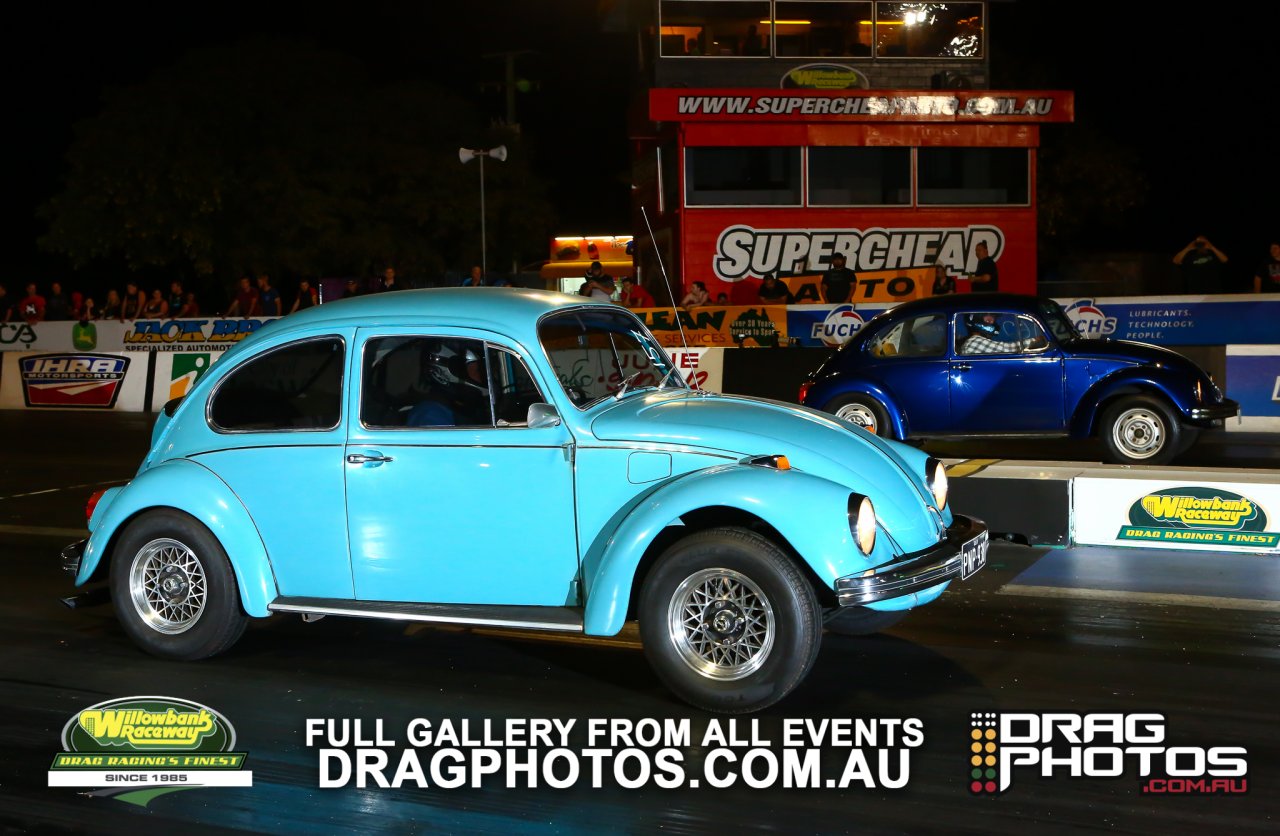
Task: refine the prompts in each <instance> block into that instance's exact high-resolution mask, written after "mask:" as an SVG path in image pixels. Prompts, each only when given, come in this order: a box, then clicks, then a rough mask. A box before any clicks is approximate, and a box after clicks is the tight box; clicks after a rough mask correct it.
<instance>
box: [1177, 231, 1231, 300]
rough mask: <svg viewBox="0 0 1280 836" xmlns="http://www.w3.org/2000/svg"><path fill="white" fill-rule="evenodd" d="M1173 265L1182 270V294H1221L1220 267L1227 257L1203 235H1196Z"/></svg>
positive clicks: (1180, 252) (1179, 253)
mask: <svg viewBox="0 0 1280 836" xmlns="http://www.w3.org/2000/svg"><path fill="white" fill-rule="evenodd" d="M1173 263H1174V264H1176V265H1178V266H1179V267H1181V268H1182V292H1183V293H1196V294H1200V293H1221V292H1222V265H1224V264H1226V263H1227V256H1226V254H1225V253H1223V252H1222V250H1220V249H1218V248H1217V247H1215V246H1214V245H1213V244H1211V243H1210V242H1209V239H1208V238H1206V237H1204V236H1203V235H1197V236H1196V237H1195V238H1193V239H1192V240H1191V243H1189V244H1187V245H1186V246H1185V247H1183V248H1182V249H1181V250H1179V251H1178V254H1177V255H1175V256H1174V257H1173Z"/></svg>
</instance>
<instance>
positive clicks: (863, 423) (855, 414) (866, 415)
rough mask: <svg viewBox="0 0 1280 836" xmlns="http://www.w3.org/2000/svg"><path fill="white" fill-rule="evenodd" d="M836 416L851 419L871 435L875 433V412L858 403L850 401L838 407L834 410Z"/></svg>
mask: <svg viewBox="0 0 1280 836" xmlns="http://www.w3.org/2000/svg"><path fill="white" fill-rule="evenodd" d="M836 417H837V418H843V419H844V420H846V421H852V422H853V423H855V424H857V425H858V426H859V427H862V428H863V429H864V430H866V431H867V432H869V433H871V434H872V435H875V434H876V416H875V413H874V412H872V411H871V410H870V409H869V408H867V407H866V406H864V405H862V404H860V403H851V404H846V405H845V406H842V407H840V408H839V409H837V410H836Z"/></svg>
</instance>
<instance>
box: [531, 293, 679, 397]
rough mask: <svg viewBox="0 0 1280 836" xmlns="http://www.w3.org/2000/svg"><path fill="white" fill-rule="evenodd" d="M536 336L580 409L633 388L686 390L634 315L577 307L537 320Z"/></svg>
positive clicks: (673, 369) (662, 352)
mask: <svg viewBox="0 0 1280 836" xmlns="http://www.w3.org/2000/svg"><path fill="white" fill-rule="evenodd" d="M538 340H539V341H540V342H541V343H542V350H543V351H545V352H546V353H547V357H548V358H549V359H550V360H551V367H552V368H553V369H555V372H556V377H557V378H558V379H559V380H560V385H561V386H562V387H564V391H565V393H566V394H568V396H569V399H570V400H572V401H573V403H574V405H575V406H577V407H578V408H579V409H585V408H586V407H588V406H590V405H591V404H593V403H596V402H598V401H600V400H603V399H604V398H607V397H610V396H612V395H617V396H619V397H621V396H622V395H625V394H626V393H628V392H634V391H636V390H638V389H651V388H658V389H687V388H689V387H688V386H687V385H686V384H685V382H684V378H683V377H681V376H680V374H679V372H677V371H676V370H675V364H673V363H672V362H671V358H670V357H668V356H667V353H666V352H665V351H663V350H662V346H660V345H658V341H657V340H655V339H654V338H653V335H652V334H650V333H649V332H648V330H646V329H645V327H644V326H643V325H641V324H640V322H639V320H637V319H636V318H635V317H634V316H631V315H630V314H627V313H624V312H622V311H621V310H611V309H609V308H579V309H576V310H572V311H565V312H564V313H557V314H552V315H550V316H548V317H546V318H544V319H543V320H542V321H541V322H540V323H538Z"/></svg>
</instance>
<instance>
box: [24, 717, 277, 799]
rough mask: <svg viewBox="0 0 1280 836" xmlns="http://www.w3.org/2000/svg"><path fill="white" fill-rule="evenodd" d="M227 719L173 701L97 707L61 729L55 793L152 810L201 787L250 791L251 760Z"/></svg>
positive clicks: (52, 777)
mask: <svg viewBox="0 0 1280 836" xmlns="http://www.w3.org/2000/svg"><path fill="white" fill-rule="evenodd" d="M235 747H236V731H235V728H234V727H233V726H232V725H231V723H230V722H229V721H228V720H227V718H226V717H223V716H222V715H221V714H219V713H218V712H217V711H214V710H213V709H212V708H209V707H208V706H205V705H201V704H200V703H196V702H190V701H188V700H180V699H175V698H173V697H123V698H120V699H114V700H107V701H106V702H100V703H98V704H97V705H93V706H90V707H89V708H86V709H84V710H83V711H81V712H79V713H78V714H76V715H75V716H74V717H72V718H71V719H70V720H68V721H67V724H66V726H65V727H63V729H62V751H61V752H59V753H58V754H57V755H56V756H55V757H54V759H53V765H52V766H50V767H49V786H51V787H85V788H91V789H93V790H95V791H94V792H91V793H88V794H89V795H100V796H110V797H113V798H116V799H118V800H120V801H126V802H128V803H130V804H138V805H141V806H146V804H147V802H149V801H150V800H151V799H152V798H155V797H156V796H158V795H163V794H165V793H168V792H174V791H176V790H180V789H194V788H197V787H249V786H252V785H253V773H252V772H250V771H248V770H246V769H244V762H245V758H246V757H247V755H246V753H244V752H236V751H233V750H234V749H235Z"/></svg>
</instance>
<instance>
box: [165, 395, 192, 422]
mask: <svg viewBox="0 0 1280 836" xmlns="http://www.w3.org/2000/svg"><path fill="white" fill-rule="evenodd" d="M183 397H186V396H185V395H184V396H183ZM180 403H182V398H174V399H173V400H171V401H169V402H167V403H166V404H165V405H164V406H163V407H161V410H162V411H163V412H164V414H165V416H166V417H169V418H172V417H173V413H175V412H177V411H178V404H180Z"/></svg>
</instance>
